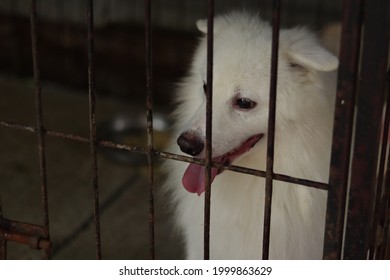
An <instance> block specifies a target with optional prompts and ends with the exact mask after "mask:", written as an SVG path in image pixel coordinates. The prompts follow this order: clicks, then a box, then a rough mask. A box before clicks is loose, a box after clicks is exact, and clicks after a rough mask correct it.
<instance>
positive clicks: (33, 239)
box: [0, 228, 51, 251]
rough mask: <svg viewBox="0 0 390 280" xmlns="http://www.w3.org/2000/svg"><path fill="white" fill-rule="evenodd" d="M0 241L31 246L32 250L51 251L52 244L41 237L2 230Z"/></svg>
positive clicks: (0, 230)
mask: <svg viewBox="0 0 390 280" xmlns="http://www.w3.org/2000/svg"><path fill="white" fill-rule="evenodd" d="M0 236H1V237H0V239H3V240H6V241H14V242H17V243H21V244H26V245H29V246H30V248H31V249H35V250H44V251H50V249H51V242H50V240H47V239H42V238H41V237H39V236H33V235H27V234H23V233H19V232H13V231H8V230H4V229H1V228H0Z"/></svg>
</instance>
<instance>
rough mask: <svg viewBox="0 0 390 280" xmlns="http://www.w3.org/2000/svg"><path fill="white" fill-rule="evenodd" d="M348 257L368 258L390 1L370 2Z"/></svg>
mask: <svg viewBox="0 0 390 280" xmlns="http://www.w3.org/2000/svg"><path fill="white" fill-rule="evenodd" d="M364 18H365V24H364V38H363V53H362V60H361V61H362V63H361V73H360V75H361V77H360V79H359V98H358V112H357V117H356V133H355V141H354V143H355V144H354V150H353V160H352V168H351V186H350V191H349V201H348V216H347V227H346V233H345V246H344V259H367V257H368V255H367V254H368V250H369V240H370V238H369V234H370V229H371V227H372V221H373V210H374V207H373V203H374V194H375V183H376V176H377V166H378V165H377V163H378V153H379V144H380V140H381V139H380V132H381V124H382V116H383V115H382V112H383V109H382V108H383V104H384V96H385V75H386V62H387V53H388V46H389V27H390V1H389V0H387V1H381V2H380V3H379V2H377V1H366V2H365V15H364Z"/></svg>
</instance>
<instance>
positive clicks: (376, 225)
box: [369, 71, 390, 259]
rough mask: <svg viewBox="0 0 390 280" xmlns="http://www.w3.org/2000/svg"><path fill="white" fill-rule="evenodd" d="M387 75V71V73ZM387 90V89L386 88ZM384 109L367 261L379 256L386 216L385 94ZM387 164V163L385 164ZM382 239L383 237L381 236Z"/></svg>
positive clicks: (388, 107)
mask: <svg viewBox="0 0 390 280" xmlns="http://www.w3.org/2000/svg"><path fill="white" fill-rule="evenodd" d="M387 73H388V74H389V71H387ZM387 89H389V88H387ZM386 99H387V100H386V109H385V119H384V121H383V126H382V127H383V129H382V140H381V153H380V159H379V169H378V178H377V183H376V192H375V204H374V205H375V210H374V222H373V226H372V229H371V233H370V254H369V259H376V256H379V250H377V249H378V247H379V246H380V244H381V243H382V238H378V235H379V232H380V231H382V232H383V230H382V229H383V228H384V224H383V223H382V224H380V220H381V218H382V217H385V215H386V208H387V207H386V206H385V205H386V204H385V200H386V196H385V194H386V193H385V191H386V185H385V184H384V178H385V166H386V154H387V152H388V149H387V148H388V144H389V140H390V139H389V124H390V113H389V110H390V102H389V101H390V100H389V96H388V94H387V97H386ZM387 163H388V162H387ZM382 237H383V236H382Z"/></svg>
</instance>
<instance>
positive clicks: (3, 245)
mask: <svg viewBox="0 0 390 280" xmlns="http://www.w3.org/2000/svg"><path fill="white" fill-rule="evenodd" d="M2 218H3V208H2V204H1V193H0V220H1V219H2ZM0 229H1V227H0ZM6 259H7V239H6V238H5V236H4V235H3V234H0V260H6Z"/></svg>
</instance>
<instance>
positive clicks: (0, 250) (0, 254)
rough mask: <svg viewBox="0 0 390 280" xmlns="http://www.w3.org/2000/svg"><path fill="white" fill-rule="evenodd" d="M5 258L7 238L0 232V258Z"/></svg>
mask: <svg viewBox="0 0 390 280" xmlns="http://www.w3.org/2000/svg"><path fill="white" fill-rule="evenodd" d="M5 259H7V239H6V238H5V237H4V236H3V235H1V234H0V260H5Z"/></svg>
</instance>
